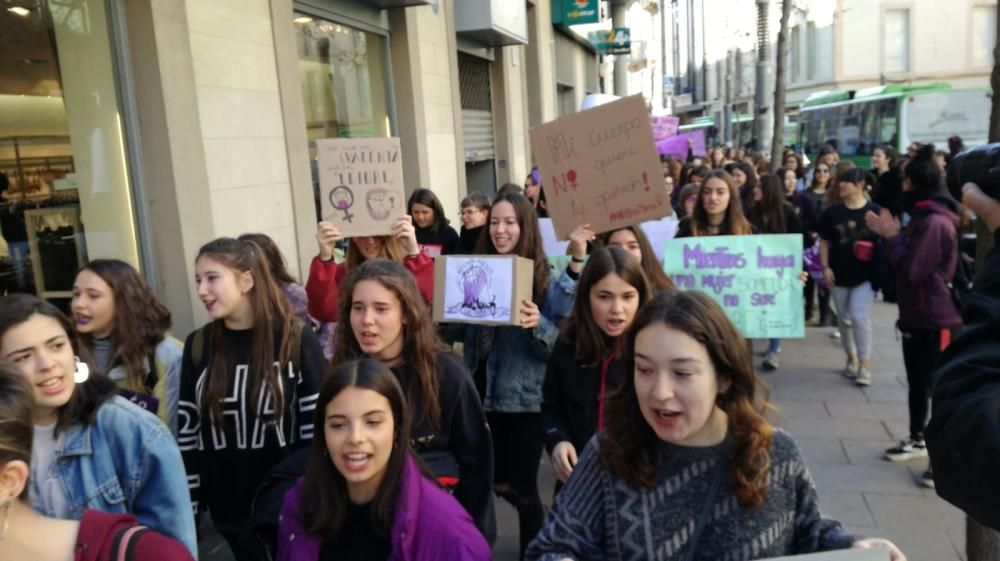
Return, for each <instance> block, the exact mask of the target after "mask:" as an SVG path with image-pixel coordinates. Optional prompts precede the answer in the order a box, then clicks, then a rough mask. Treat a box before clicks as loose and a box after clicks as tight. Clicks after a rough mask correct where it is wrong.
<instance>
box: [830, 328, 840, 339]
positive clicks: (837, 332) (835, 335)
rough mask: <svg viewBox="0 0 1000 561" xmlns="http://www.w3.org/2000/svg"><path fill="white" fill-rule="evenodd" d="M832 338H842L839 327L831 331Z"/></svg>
mask: <svg viewBox="0 0 1000 561" xmlns="http://www.w3.org/2000/svg"><path fill="white" fill-rule="evenodd" d="M830 338H831V339H840V330H839V329H834V330H833V331H831V332H830Z"/></svg>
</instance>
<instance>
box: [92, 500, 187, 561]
mask: <svg viewBox="0 0 1000 561" xmlns="http://www.w3.org/2000/svg"><path fill="white" fill-rule="evenodd" d="M138 524H139V523H138V522H137V521H136V519H135V518H134V517H133V516H132V515H131V514H108V513H106V512H101V511H99V510H93V509H87V510H85V511H83V518H81V519H80V530H79V531H78V532H77V536H76V551H75V552H74V553H73V559H74V560H75V561H119V559H141V560H142V561H194V557H192V556H191V552H189V551H188V550H187V548H185V547H184V546H183V545H181V543H180V542H179V541H177V540H174V539H172V538H168V537H167V536H164V535H163V534H158V533H156V532H154V531H152V530H148V531H145V532H143V533H141V534H137V535H135V537H134V541H133V542H132V543H131V544H129V548H128V550H129V551H132V552H133V556H132V557H123V556H120V555H119V556H115V553H116V552H115V551H114V546H115V537H116V535H117V534H118V531H119V530H122V529H124V528H136V529H138V528H139V525H138ZM128 535H129V534H128V533H126V534H123V540H124V539H125V537H127V536H128Z"/></svg>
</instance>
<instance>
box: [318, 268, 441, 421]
mask: <svg viewBox="0 0 1000 561" xmlns="http://www.w3.org/2000/svg"><path fill="white" fill-rule="evenodd" d="M361 281H374V282H377V283H378V284H380V285H382V286H383V287H384V288H385V289H386V290H388V291H390V292H392V293H393V294H395V295H396V298H397V299H398V300H399V305H400V308H401V309H402V315H403V356H402V357H400V358H401V359H402V360H401V363H402V364H405V365H407V366H408V367H409V368H412V369H413V371H414V372H416V373H417V376H416V378H417V379H416V381H415V382H416V385H417V386H419V388H411V387H405V388H403V389H404V391H405V392H406V395H407V398H408V399H409V400H410V404H411V406H412V409H413V410H414V411H420V410H425V411H427V413H428V414H429V415H430V417H431V422H433V424H434V426H435V427H437V428H440V427H441V405H440V403H439V400H438V395H439V388H438V377H437V356H438V354H439V353H442V352H448V351H449V349H448V347H447V346H446V345H445V344H444V343H443V342H441V339H439V338H438V335H437V330H436V329H435V327H434V323H433V322H432V321H431V314H430V310H428V309H427V304H425V303H424V298H423V296H421V294H420V289H419V288H417V281H416V279H414V278H413V273H411V272H410V271H409V269H407V268H406V267H404V266H403V265H401V264H399V263H397V262H395V261H390V260H388V259H372V260H371V261H366V262H364V263H362V264H361V266H360V267H358V268H357V269H354V270H353V271H351V272H350V273H348V274H347V277H346V278H345V279H344V282H343V283H342V284H341V285H340V300H339V301H340V310H339V312H340V315H339V317H340V320H341V325H340V327H339V328H338V329H337V330H336V335H335V339H334V350H333V359H332V360H331V361H330V363H331V364H342V363H344V362H347V361H349V360H356V359H360V358H366V357H367V355H366V354H365V353H364V352H363V351H362V350H361V345H359V344H358V339H357V337H355V336H354V329H352V328H351V323H350V318H351V307H352V306H353V304H354V298H353V295H354V287H355V286H357V284H358V283H359V282H361ZM417 392H419V394H418V393H417ZM417 405H422V407H418V406H417Z"/></svg>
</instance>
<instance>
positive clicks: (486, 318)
mask: <svg viewBox="0 0 1000 561" xmlns="http://www.w3.org/2000/svg"><path fill="white" fill-rule="evenodd" d="M534 274H535V270H534V265H533V263H532V262H531V260H530V259H525V258H523V257H515V256H512V255H443V256H441V257H438V258H437V260H436V261H435V262H434V321H438V322H448V323H478V324H485V325H518V324H520V322H521V312H520V310H521V300H530V299H531V289H532V284H533V282H534Z"/></svg>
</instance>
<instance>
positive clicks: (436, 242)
mask: <svg viewBox="0 0 1000 561" xmlns="http://www.w3.org/2000/svg"><path fill="white" fill-rule="evenodd" d="M406 207H407V210H408V211H409V214H410V216H412V217H413V227H414V229H415V230H416V234H417V243H418V244H420V251H421V252H422V253H423V254H424V255H426V256H427V257H430V258H431V259H434V258H435V257H437V256H438V255H450V254H452V253H455V252H456V251H457V250H458V233H456V232H455V229H454V228H452V227H451V226H449V225H448V219H447V218H445V216H444V207H442V206H441V201H439V200H438V198H437V196H436V195H435V194H434V192H433V191H431V190H430V189H417V190H416V191H414V192H413V194H412V195H410V200H409V202H408V203H406Z"/></svg>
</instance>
